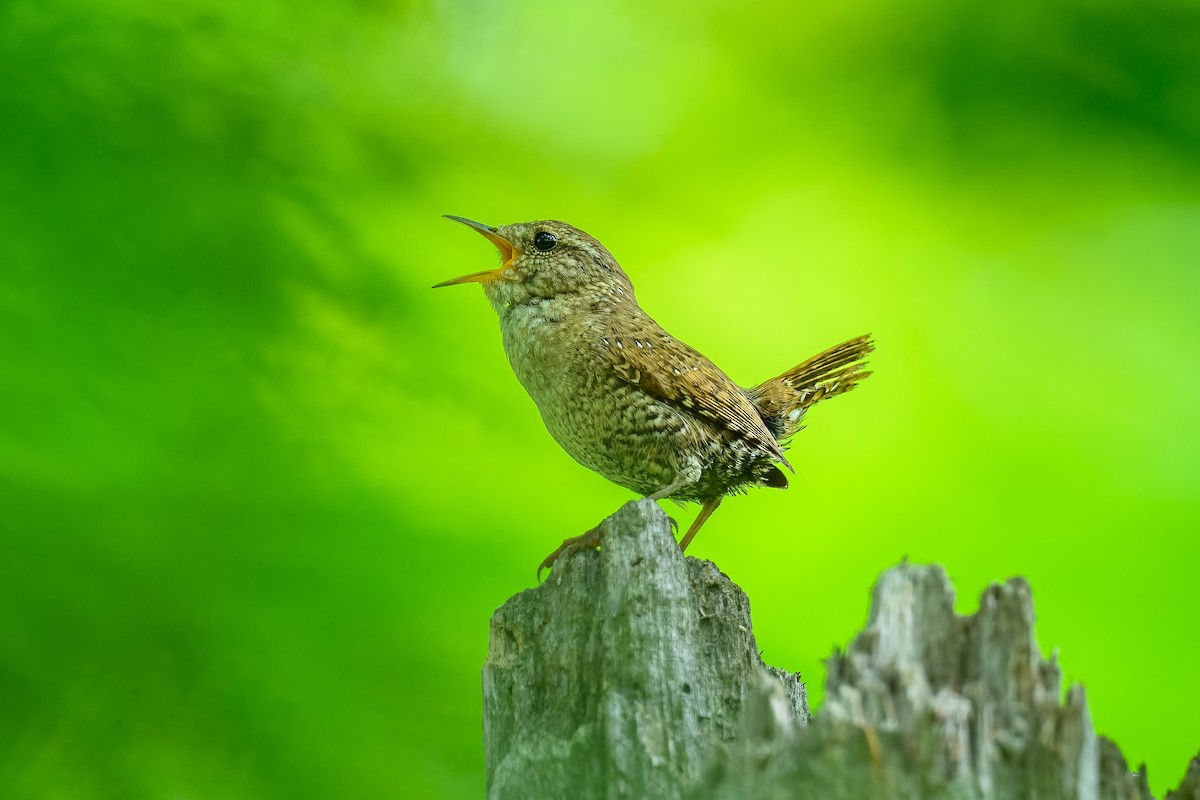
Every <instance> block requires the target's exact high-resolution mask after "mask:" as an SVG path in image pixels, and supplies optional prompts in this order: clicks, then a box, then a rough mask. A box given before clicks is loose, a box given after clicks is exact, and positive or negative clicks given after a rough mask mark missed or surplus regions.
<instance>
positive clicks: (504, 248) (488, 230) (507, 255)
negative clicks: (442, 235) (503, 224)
mask: <svg viewBox="0 0 1200 800" xmlns="http://www.w3.org/2000/svg"><path fill="white" fill-rule="evenodd" d="M444 216H445V217H446V219H452V220H454V221H455V222H461V223H462V224H463V225H466V226H467V227H469V228H473V229H475V230H476V231H478V232H479V233H481V234H483V237H484V238H485V239H487V240H488V241H489V242H491V243H492V244H494V245H496V249H497V250H499V251H500V256H501V258H502V259H503V263H502V264H501V265H500V267H499V269H489V270H485V271H484V272H472V273H471V274H470V275H462V276H460V277H458V278H451V279H450V280H448V281H442V282H441V283H437V284H434V286H433V288H435V289H438V288H440V287H442V286H453V285H455V284H456V283H487V282H488V281H490V280H492V279H493V278H495V277H496V276H497V275H499V274H500V273H501V272H503V271H504V270H506V269H508V267H509V265H510V264H511V263H512V260H513V258H515V257H516V256H517V255H519V253H518V252H517V249H516V248H515V247H514V246H513V243H512V242H510V241H509V240H508V239H505V238H504V237H503V236H501V235H500V234H498V233H496V229H495V228H492V227H490V226H488V225H484V224H483V223H482V222H475V221H474V220H470V219H466V218H465V217H456V216H454V215H453V214H445V215H444Z"/></svg>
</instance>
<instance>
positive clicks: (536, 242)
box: [533, 231, 558, 253]
mask: <svg viewBox="0 0 1200 800" xmlns="http://www.w3.org/2000/svg"><path fill="white" fill-rule="evenodd" d="M533 246H534V247H536V248H537V249H538V250H541V251H542V252H543V253H549V252H550V251H551V250H553V249H554V248H555V247H557V246H558V237H557V236H555V235H554V234H553V233H550V232H549V231H538V232H537V233H535V234H534V235H533Z"/></svg>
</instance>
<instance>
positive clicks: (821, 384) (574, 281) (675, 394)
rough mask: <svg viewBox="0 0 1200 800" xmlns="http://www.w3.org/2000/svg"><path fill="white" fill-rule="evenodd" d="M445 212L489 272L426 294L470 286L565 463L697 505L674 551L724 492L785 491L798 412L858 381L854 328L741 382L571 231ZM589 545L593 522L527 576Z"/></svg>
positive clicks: (867, 346)
mask: <svg viewBox="0 0 1200 800" xmlns="http://www.w3.org/2000/svg"><path fill="white" fill-rule="evenodd" d="M445 216H446V218H447V219H450V220H453V221H455V222H459V223H462V224H463V225H466V226H467V227H469V228H471V229H473V230H475V231H476V232H478V233H480V234H482V235H483V237H484V238H486V239H488V240H489V241H490V242H491V243H492V244H493V245H495V247H496V249H497V250H498V251H499V253H500V258H501V264H500V266H499V267H498V268H495V269H490V270H484V271H481V272H472V273H469V274H466V275H462V276H460V277H457V278H452V279H450V280H447V281H442V282H441V283H438V284H436V285H435V286H434V287H433V288H435V289H436V288H441V287H445V286H454V285H459V284H465V283H478V284H481V285H482V287H483V291H484V294H485V295H486V296H487V299H488V302H489V303H490V304H491V306H492V308H493V309H494V310H495V312H496V314H497V315H498V316H499V318H500V331H501V338H502V340H503V344H504V352H505V354H506V355H507V356H508V360H509V363H510V364H511V365H512V369H513V372H514V373H515V374H516V377H517V380H518V381H520V383H521V385H522V386H523V387H524V388H525V390H526V392H528V393H529V396H530V397H531V398H532V399H533V402H534V403H535V404H536V405H537V408H538V411H539V412H540V413H541V416H542V420H543V422H544V423H545V425H546V428H547V430H548V431H549V433H550V435H551V436H552V437H553V438H554V440H555V441H556V442H557V443H558V444H559V445H560V446H561V447H562V449H563V450H565V451H566V452H567V453H568V454H569V455H570V456H571V457H572V458H574V459H575V460H576V461H577V462H579V463H580V464H582V465H583V466H585V467H587V468H589V469H591V470H593V471H595V472H597V473H599V474H600V475H603V476H604V477H605V478H608V479H609V480H610V481H612V482H613V483H616V484H618V485H620V486H623V487H625V488H627V489H630V490H632V491H634V492H636V493H638V494H640V495H643V496H644V497H646V498H648V499H651V500H662V499H671V500H673V501H676V502H678V503H681V504H682V503H686V502H698V503H700V504H701V506H700V511H699V513H698V514H697V516H696V518H695V520H694V521H693V522H692V524H691V526H690V527H689V528H688V530H687V532H686V533H685V534H684V536H683V538H682V539H680V540H679V547H680V549H681V550H686V549H687V547H688V545H689V544H690V543H691V541H692V539H693V538H695V536H696V533H697V532H698V531H699V530H700V528H701V527H702V526H703V525H704V523H705V522H706V521H707V520H708V518H709V517H710V516H712V514H713V512H714V511H716V510H717V507H718V506H719V505H720V504H721V501H722V500H723V499H724V498H725V497H726V496H729V495H734V494H741V493H743V492H745V491H746V490H747V489H748V488H751V487H756V486H763V487H771V488H776V489H785V488H787V486H788V480H787V476H786V475H785V474H784V473H783V471H782V470H781V469H780V466H781V465H782V466H783V467H785V468H787V469H788V470H789V471H792V472H795V470H794V469H793V468H792V466H791V464H789V463H788V460H787V458H786V457H785V455H784V452H785V450H787V449H788V447H789V445H790V440H791V437H792V436H793V435H794V434H796V433H797V432H798V431H799V430H800V429H801V428H802V427H804V425H803V421H804V418H805V415H806V412H807V411H808V409H809V408H811V407H812V406H814V405H816V404H817V403H819V402H821V401H823V400H826V399H828V398H830V397H836V396H837V395H840V394H844V393H846V392H848V391H850V390H851V389H853V388H855V387H856V386H857V385H858V384H859V382H860V381H862V380H863V379H864V378H866V377H867V376H868V375H870V374H871V372H870V371H868V370H867V369H866V362H865V361H864V359H865V357H866V356H867V355H868V354H869V353H870V352H872V351H873V350H874V342H873V340H872V337H871V335H870V334H866V335H862V336H857V337H855V338H853V339H849V340H847V341H845V342H842V343H841V344H838V345H835V346H833V347H831V348H829V349H827V350H824V351H822V352H820V353H817V354H816V355H814V356H812V357H811V358H809V359H807V360H805V361H803V362H801V363H800V364H797V365H796V366H794V367H792V368H791V369H789V370H787V371H785V372H783V373H781V374H779V375H777V376H776V377H774V378H771V379H770V380H767V381H764V382H762V383H760V384H757V385H755V386H752V387H749V388H743V387H741V386H739V385H738V384H737V383H735V382H734V381H733V380H732V379H731V378H730V377H729V376H728V375H726V374H725V372H723V371H722V370H721V369H720V368H719V367H717V365H716V364H714V363H713V362H712V361H711V360H709V359H708V358H707V357H705V356H704V355H703V354H701V353H700V352H699V351H698V350H696V349H694V348H692V347H690V346H689V345H687V344H685V343H684V342H683V341H681V340H680V339H677V338H675V337H674V336H672V335H671V334H670V333H668V332H667V331H665V330H664V329H663V328H662V326H661V325H659V324H658V323H657V322H655V321H654V319H653V318H651V317H650V315H649V314H647V313H646V312H645V311H644V310H643V309H642V307H641V306H640V305H639V304H638V301H637V298H636V297H635V295H634V290H633V284H632V283H631V282H630V280H629V276H628V275H626V274H625V271H624V270H623V269H622V268H621V266H620V265H619V264H618V263H617V260H616V259H615V258H614V257H613V256H612V254H611V253H610V252H609V251H608V250H607V249H606V248H605V247H604V245H602V244H601V243H600V242H599V241H598V240H596V239H595V238H593V237H592V236H590V235H588V234H587V233H584V232H583V231H582V230H580V229H578V228H576V227H574V226H572V225H569V224H567V223H565V222H560V221H557V220H538V221H534V222H522V223H513V224H509V225H500V226H490V225H485V224H483V223H481V222H475V221H474V220H470V219H467V218H465V217H459V216H454V215H449V214H447V215H445ZM672 523H673V524H674V520H672ZM597 546H601V541H600V526H599V525H597V526H595V527H593V528H591V529H590V530H588V531H586V532H584V533H583V534H580V535H578V536H572V537H568V538H566V539H564V540H563V542H562V544H561V545H559V547H558V548H556V549H555V550H554V551H553V552H552V553H550V555H548V556H547V557H546V558H545V559H543V561H542V562H541V564H540V565H539V566H538V580H539V581H540V579H541V574H542V572H543V570H546V569H551V568H552V567H553V565H554V563H555V562H556V561H557V559H558V558H559V557H560V556H562V555H563V554H564V553H568V552H574V551H575V550H578V549H581V548H595V547H597Z"/></svg>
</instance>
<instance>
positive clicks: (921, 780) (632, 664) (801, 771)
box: [483, 501, 1200, 800]
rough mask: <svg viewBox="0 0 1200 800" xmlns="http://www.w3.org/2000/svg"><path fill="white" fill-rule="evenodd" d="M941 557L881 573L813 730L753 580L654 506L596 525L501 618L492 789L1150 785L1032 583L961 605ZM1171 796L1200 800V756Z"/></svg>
mask: <svg viewBox="0 0 1200 800" xmlns="http://www.w3.org/2000/svg"><path fill="white" fill-rule="evenodd" d="M953 600H954V595H953V590H952V588H951V586H950V583H949V581H948V579H947V578H946V575H945V573H944V572H943V571H942V570H941V569H940V568H939V567H936V566H917V565H911V564H901V565H900V566H898V567H894V568H893V569H891V570H888V571H887V572H885V573H884V574H883V575H882V576H881V577H880V579H879V581H878V583H877V584H876V586H875V591H874V595H873V598H872V603H871V611H870V616H869V619H868V623H867V627H866V629H865V630H864V631H863V632H862V633H860V634H859V635H858V636H857V637H856V638H855V639H854V641H853V642H852V643H851V645H850V646H849V647H848V648H847V650H846V652H845V653H837V654H835V655H834V656H833V657H832V658H831V659H830V660H829V679H828V684H827V691H826V702H825V706H824V708H823V709H822V712H821V714H820V716H819V718H817V719H816V720H814V721H813V722H812V724H811V725H810V724H809V712H808V703H807V698H806V695H805V691H804V685H803V684H802V683H801V682H800V680H799V678H798V676H796V675H790V674H788V673H785V672H783V671H781V670H778V669H775V668H773V667H768V666H765V665H764V664H763V663H762V660H761V659H760V658H759V656H758V649H757V647H756V646H755V642H754V634H753V632H752V630H751V625H750V604H749V601H748V600H747V598H746V596H745V595H744V594H743V593H742V591H741V590H740V589H738V587H737V586H735V585H734V584H733V583H732V582H731V581H730V580H729V579H728V578H727V577H725V576H724V575H722V574H721V573H720V572H719V571H718V570H717V568H716V567H715V566H714V565H713V564H711V563H710V562H707V561H700V560H697V559H694V558H684V557H683V555H682V554H681V553H680V552H679V548H678V546H677V545H676V544H675V540H674V538H673V537H672V535H671V530H670V526H669V524H668V521H667V518H666V516H665V515H664V514H663V513H662V511H661V510H660V509H659V508H658V506H657V505H655V504H654V503H652V502H649V501H640V502H635V503H629V504H627V505H625V506H624V507H623V508H622V509H620V510H619V511H618V512H617V513H616V514H614V515H613V516H612V517H610V518H609V519H608V520H606V521H605V522H604V532H603V546H602V548H601V549H600V550H599V551H598V552H597V551H585V552H580V553H576V554H574V555H572V556H571V557H569V558H566V559H562V560H560V562H559V564H558V565H556V567H555V569H554V572H553V573H552V574H551V576H550V578H549V579H548V580H547V581H546V583H544V584H542V585H541V586H538V587H536V588H534V589H529V590H527V591H525V592H522V593H521V594H519V595H517V596H515V597H513V598H511V599H510V600H509V601H508V602H507V603H505V604H504V606H502V607H501V608H500V609H499V610H498V611H497V612H496V614H495V616H493V618H492V626H491V641H490V647H489V653H488V659H487V663H486V664H485V666H484V669H483V688H484V749H485V760H486V767H487V784H488V796H489V798H495V799H496V800H516V799H518V798H559V797H561V798H581V799H583V800H587V799H588V798H672V799H675V798H680V799H681V800H682V798H688V799H689V800H717V799H718V798H722V799H724V798H728V799H729V800H734V798H813V799H814V800H817V799H818V798H819V799H820V800H841V799H843V798H845V799H846V800H849V799H850V798H855V799H857V798H874V797H879V798H914V800H915V799H916V798H922V799H925V798H928V799H930V800H932V799H933V798H946V799H947V800H949V799H950V798H954V799H955V800H958V799H959V798H962V799H963V800H976V799H978V800H1009V799H1010V798H1011V800H1018V799H1020V800H1027V799H1028V798H1037V800H1059V799H1061V800H1150V793H1149V790H1148V787H1147V784H1146V780H1145V773H1144V770H1143V771H1142V773H1141V774H1136V773H1130V772H1129V770H1128V767H1127V766H1126V763H1125V760H1124V758H1123V757H1122V756H1121V753H1120V751H1119V750H1118V749H1117V747H1116V745H1114V744H1113V743H1112V742H1110V741H1108V740H1107V739H1104V738H1103V737H1098V736H1097V735H1096V734H1095V732H1094V731H1093V730H1092V725H1091V719H1090V717H1089V716H1088V711H1087V703H1086V700H1085V697H1084V692H1083V689H1082V687H1079V686H1075V687H1072V688H1071V690H1070V691H1069V692H1068V694H1067V699H1066V702H1065V704H1060V702H1059V696H1060V694H1059V681H1060V673H1059V670H1058V667H1057V665H1056V664H1055V663H1054V662H1053V661H1046V660H1044V659H1042V657H1041V655H1040V653H1039V652H1038V649H1037V645H1036V643H1035V641H1034V638H1033V605H1032V599H1031V595H1030V591H1029V586H1028V585H1027V584H1026V583H1025V582H1024V581H1023V580H1021V579H1014V580H1010V581H1008V582H1007V583H1005V584H1003V585H993V586H991V587H989V588H988V590H987V591H986V592H985V593H984V595H983V598H982V600H981V603H980V610H979V611H978V612H977V613H976V614H974V615H972V616H969V617H959V616H957V615H956V614H955V613H954V610H953ZM1168 799H1169V800H1200V760H1198V761H1196V762H1193V764H1192V769H1191V770H1190V772H1189V774H1188V777H1187V778H1186V779H1185V780H1184V783H1183V785H1181V786H1180V788H1179V789H1178V790H1177V791H1176V792H1173V793H1171V794H1170V795H1168Z"/></svg>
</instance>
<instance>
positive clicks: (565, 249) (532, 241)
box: [434, 215, 635, 312]
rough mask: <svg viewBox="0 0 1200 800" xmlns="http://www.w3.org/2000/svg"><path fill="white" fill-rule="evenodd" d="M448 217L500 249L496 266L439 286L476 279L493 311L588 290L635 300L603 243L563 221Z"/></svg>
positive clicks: (593, 295) (592, 295)
mask: <svg viewBox="0 0 1200 800" xmlns="http://www.w3.org/2000/svg"><path fill="white" fill-rule="evenodd" d="M447 218H448V219H452V220H454V221H455V222H461V223H462V224H464V225H466V226H468V227H470V228H474V229H475V230H476V231H478V232H479V233H480V234H482V235H483V236H484V238H486V239H487V240H488V241H490V242H491V243H492V244H494V245H495V246H496V249H497V250H499V251H500V260H501V264H500V267H499V268H498V269H491V270H485V271H483V272H472V273H470V274H468V275H463V276H461V277H458V278H453V279H451V280H448V281H443V282H441V283H439V284H437V285H436V286H435V287H434V288H435V289H436V288H438V287H439V286H453V285H455V284H458V283H479V284H482V285H483V290H484V292H485V293H486V294H487V296H488V300H490V301H491V303H492V306H493V307H495V308H496V310H497V311H498V312H503V310H504V309H506V308H509V307H511V306H514V305H517V304H520V303H526V302H529V301H530V300H535V299H539V298H546V299H554V298H557V297H561V296H563V295H571V294H575V295H581V296H585V295H586V296H588V299H590V300H595V301H601V302H603V301H605V300H606V299H608V300H611V301H612V302H622V301H626V300H628V301H629V302H635V301H634V296H633V286H632V285H631V284H630V282H629V278H628V277H627V276H626V275H625V273H624V272H623V271H622V270H621V267H620V265H618V264H617V261H616V259H614V258H613V257H612V254H611V253H609V252H608V250H606V249H605V247H604V245H602V244H600V242H598V241H596V240H595V239H593V238H592V237H591V236H589V235H588V234H586V233H584V232H583V231H581V230H579V229H578V228H575V227H572V226H571V225H568V224H567V223H565V222H558V221H555V220H540V221H538V222H517V223H514V224H512V225H501V226H499V227H491V226H489V225H484V224H483V223H480V222H474V221H472V220H469V219H464V218H463V217H454V216H449V215H447Z"/></svg>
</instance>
